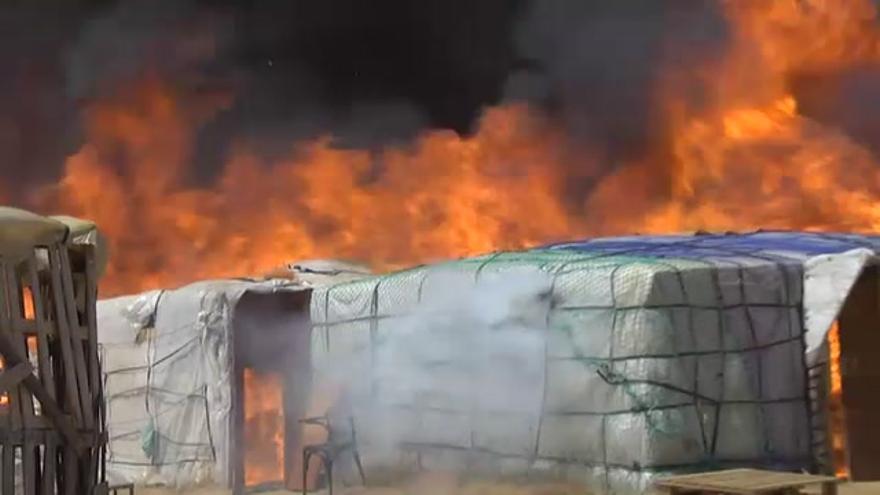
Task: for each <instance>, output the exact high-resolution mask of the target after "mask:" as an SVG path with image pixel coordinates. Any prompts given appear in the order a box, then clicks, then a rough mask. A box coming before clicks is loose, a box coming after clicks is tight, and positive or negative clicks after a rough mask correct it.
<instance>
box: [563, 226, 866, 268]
mask: <svg viewBox="0 0 880 495" xmlns="http://www.w3.org/2000/svg"><path fill="white" fill-rule="evenodd" d="M547 248H549V249H553V250H572V251H578V252H582V253H594V254H596V255H601V256H615V255H625V256H644V257H657V258H688V259H713V258H755V259H764V260H767V261H773V262H784V261H804V260H805V259H808V258H812V257H814V256H819V255H823V254H840V253H844V252H847V251H852V250H854V249H859V248H866V249H869V250H871V251H873V252H875V253H877V252H880V236H867V235H858V234H838V233H818V232H787V231H758V232H750V233H727V234H699V233H698V234H694V235H657V236H632V237H611V238H599V239H588V240H582V241H573V242H565V243H559V244H553V245H550V246H547Z"/></svg>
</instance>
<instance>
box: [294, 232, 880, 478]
mask: <svg viewBox="0 0 880 495" xmlns="http://www.w3.org/2000/svg"><path fill="white" fill-rule="evenodd" d="M878 248H880V238H878V237H867V236H858V235H845V234H812V233H794V232H756V233H750V234H729V235H701V234H698V235H682V236H650V237H648V236H637V237H626V238H613V239H596V240H590V241H583V242H573V243H565V244H558V245H553V246H548V247H545V248H540V249H533V250H528V251H522V252H499V253H493V254H489V255H485V256H479V257H474V258H468V259H463V260H459V261H454V262H450V263H443V264H437V265H430V266H422V267H418V268H414V269H412V270H407V271H403V272H399V273H395V274H390V275H384V276H378V277H372V278H366V279H361V280H357V281H353V282H350V283H344V284H338V285H332V286H326V287H321V288H316V289H315V290H314V291H313V293H312V297H311V323H312V334H311V338H312V345H311V356H310V360H311V362H312V365H313V373H314V375H313V377H312V379H313V394H318V395H320V394H321V393H322V391H321V389H320V387H321V385H320V384H323V383H336V384H337V385H338V384H339V383H343V384H344V386H345V387H346V390H345V392H344V397H340V398H339V400H340V401H342V402H345V403H346V406H345V413H344V414H350V415H352V416H353V417H354V420H355V429H356V432H357V442H358V446H359V450H360V454H361V457H362V458H363V462H364V464H365V468H366V476H367V479H370V478H372V479H374V480H375V479H382V478H383V477H384V476H385V473H389V472H392V473H395V472H396V473H405V472H412V471H417V470H432V469H437V470H456V471H461V472H464V473H471V474H474V475H487V476H499V475H503V476H525V477H534V478H542V477H549V478H554V479H560V478H562V479H566V480H569V481H575V482H578V483H582V484H584V485H586V486H588V487H590V488H592V489H593V490H595V492H596V493H628V492H633V491H639V490H641V489H644V488H645V487H647V486H648V485H649V483H650V481H651V479H652V478H653V477H654V476H656V475H658V474H664V473H670V472H687V471H696V470H707V469H717V468H722V467H735V466H747V467H765V468H772V469H787V470H810V471H826V472H827V471H831V470H833V469H837V470H840V469H841V468H843V470H844V471H847V472H849V473H850V475H851V476H852V477H853V478H856V479H877V478H878V477H880V471H878V469H880V468H878V467H880V455H878V451H877V449H876V446H877V445H880V430H878V429H877V428H872V427H870V424H869V423H870V422H869V420H868V418H870V417H874V418H876V417H878V416H880V401H878V399H877V397H878V396H877V394H876V392H874V393H872V392H869V390H877V389H878V387H880V378H878V377H880V373H878V363H880V359H877V357H875V356H876V354H877V353H878V349H880V332H878V328H877V324H876V322H877V321H880V320H878V318H877V316H878V312H880V298H878V279H877V269H876V267H875V266H874V262H875V260H876V256H877V252H878ZM523 270H533V271H536V272H540V273H543V274H546V276H547V277H548V279H549V283H548V285H547V292H548V293H549V301H550V302H548V303H547V306H546V313H545V314H544V315H543V320H541V319H536V318H533V317H531V320H530V321H531V323H529V326H530V327H536V326H537V327H539V330H540V331H541V332H543V340H542V341H543V343H544V344H543V345H542V346H541V348H540V353H539V355H538V356H537V358H536V357H535V356H534V355H529V354H528V352H525V353H523V354H521V355H519V356H514V357H515V358H516V359H513V360H510V359H507V358H505V359H506V360H505V359H499V360H498V361H497V363H494V364H493V365H492V366H490V367H488V369H490V370H491V371H490V372H491V373H498V374H502V375H508V374H513V373H517V372H519V371H521V370H522V369H526V368H529V367H531V366H534V365H535V364H537V368H538V371H537V372H536V373H537V375H538V378H537V379H535V377H534V376H532V375H528V376H526V375H524V376H525V378H523V380H522V381H521V382H520V390H519V393H521V394H524V395H526V396H528V397H534V398H535V404H536V407H534V408H530V407H528V404H526V405H523V404H522V403H521V402H517V403H514V402H511V403H510V404H511V406H510V407H506V406H505V405H504V403H503V402H502V403H501V405H500V406H499V403H497V402H494V403H493V402H492V401H489V405H488V406H487V405H486V401H484V400H482V399H480V398H477V399H479V400H475V398H474V395H475V394H471V395H470V396H468V395H467V394H462V393H461V389H462V387H465V388H467V387H468V383H469V381H468V380H469V379H470V380H471V381H473V380H482V379H483V378H482V377H479V376H475V375H474V374H473V370H474V369H484V368H481V367H480V366H481V365H479V364H477V365H475V363H474V362H473V361H468V360H467V359H462V357H461V355H459V354H461V353H462V348H461V347H459V346H455V345H453V342H452V340H454V339H461V338H467V337H466V335H467V333H466V332H465V331H464V330H462V329H461V328H460V327H463V326H464V327H466V326H467V325H469V324H470V323H468V322H469V321H470V320H466V319H465V320H454V321H451V322H449V323H448V324H447V326H448V327H450V329H451V330H455V331H450V335H451V336H452V337H451V338H450V339H447V340H444V339H435V340H432V341H430V342H431V343H430V345H421V346H409V347H407V346H406V345H401V342H402V341H403V340H404V339H411V338H412V335H411V333H412V332H411V331H412V329H414V328H419V329H424V328H428V329H429V330H430V329H432V328H439V329H440V330H437V331H438V332H439V331H446V330H444V328H443V327H442V325H441V326H435V327H425V325H424V324H423V321H424V318H425V316H426V315H428V316H430V315H431V314H432V313H431V312H430V311H426V310H425V309H424V306H425V305H426V304H428V305H429V306H430V303H431V301H432V300H434V299H436V298H438V297H448V296H446V295H443V294H444V292H448V289H445V287H447V288H448V287H450V286H455V287H456V289H455V290H454V291H453V292H461V290H463V289H460V288H458V287H464V286H466V285H467V284H471V285H475V286H477V287H487V288H486V289H483V288H479V289H478V291H477V292H476V293H475V295H474V296H472V297H471V299H473V297H481V296H482V295H483V294H481V291H482V292H485V291H487V290H492V289H489V288H488V287H491V285H486V286H480V285H479V284H480V282H481V281H482V280H489V279H492V278H493V277H498V276H499V274H504V273H507V272H511V273H513V272H518V271H523ZM503 287H504V285H503V284H499V285H497V286H496V289H497V290H503V289H502V288H503ZM535 295H536V296H540V295H541V294H540V293H536V294H535ZM513 302H514V304H508V306H510V307H514V308H516V307H519V306H521V304H520V303H518V302H516V300H513ZM461 304H462V305H463V306H466V305H470V304H471V303H470V302H469V300H463V301H462V302H461ZM490 310H491V308H489V307H488V306H487V307H486V311H490ZM461 311H473V310H472V309H468V308H462V309H461ZM492 311H494V310H492ZM445 313H446V314H447V316H448V315H452V314H453V313H454V311H449V310H448V308H447V310H446V312H445ZM414 315H415V316H414ZM441 316H442V315H441ZM838 317H840V320H839V326H840V328H839V332H840V336H841V338H840V344H841V345H842V348H841V349H840V355H841V356H843V358H842V359H843V362H844V365H843V366H838V365H835V366H838V367H839V368H840V369H842V378H841V376H839V375H837V376H830V372H829V368H830V367H829V366H828V365H827V364H828V363H829V358H828V356H829V353H828V345H827V342H828V339H827V334H828V330H829V329H830V328H832V326H833V324H834V322H835V321H837V320H838ZM471 320H474V319H473V318H471ZM463 321H464V323H462V322H463ZM474 321H475V320H474ZM498 321H502V320H498ZM493 325H496V324H495V323H492V324H490V325H489V327H490V330H491V329H492V328H494V327H493ZM474 328H476V327H474ZM510 335H513V334H512V333H511V334H510ZM490 342H492V341H490ZM495 342H496V343H498V344H499V345H501V343H502V342H503V340H496V341H495ZM490 346H491V344H490ZM425 347H430V348H431V352H422V351H421V350H420V349H423V348H425ZM400 349H409V351H407V352H411V353H412V354H413V355H414V356H415V357H412V358H410V359H409V361H408V362H407V364H406V366H408V368H407V371H409V372H408V373H397V374H394V373H388V369H387V365H388V361H387V360H388V356H392V355H395V354H396V355H398V356H399V355H400V352H399V351H400ZM413 349H415V350H414V351H413ZM491 352H492V351H491V348H489V351H488V352H487V353H486V355H487V356H488V355H489V354H491ZM464 354H470V353H469V352H464ZM508 357H509V356H508ZM486 359H489V357H486ZM835 359H836V358H835ZM524 363H525V364H524ZM850 363H856V364H850ZM832 364H834V363H832ZM352 366H355V367H356V369H354V370H350V371H348V372H346V373H343V374H342V375H341V376H339V371H338V370H339V369H340V368H346V367H352ZM413 370H417V371H420V372H423V373H422V375H423V376H424V379H423V380H422V381H421V382H418V383H415V384H414V383H413V380H412V379H411V376H412V373H411V372H412V371H413ZM462 370H465V371H462ZM468 370H469V371H468ZM468 373H471V374H470V375H468ZM417 374H418V373H417ZM334 375H336V376H334ZM835 381H838V383H837V384H836V385H834V387H837V388H836V392H835V391H834V390H833V387H832V386H830V385H829V384H833V383H834V382H835ZM840 381H842V409H843V410H844V411H845V419H844V420H843V421H842V422H837V423H835V422H834V421H832V420H831V419H830V418H829V417H828V414H827V412H828V410H829V402H830V401H831V399H834V398H835V397H837V398H840V396H841V394H840V388H841V387H840V383H839V382H840ZM872 387H873V388H872ZM496 388H497V387H496ZM389 438H392V439H394V441H393V444H392V445H389V442H388V439H389ZM841 448H842V449H844V450H845V459H844V462H845V463H846V465H845V466H840V465H833V464H834V463H833V462H832V459H831V456H830V452H831V451H832V450H834V449H837V450H840V449H841ZM340 476H341V477H343V478H344V477H345V474H341V475H340ZM355 479H356V478H355Z"/></svg>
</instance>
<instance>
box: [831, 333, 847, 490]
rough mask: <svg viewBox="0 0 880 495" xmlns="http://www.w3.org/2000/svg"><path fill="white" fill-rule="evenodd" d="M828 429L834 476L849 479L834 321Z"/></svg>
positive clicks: (841, 378) (844, 419)
mask: <svg viewBox="0 0 880 495" xmlns="http://www.w3.org/2000/svg"><path fill="white" fill-rule="evenodd" d="M828 367H829V369H828V371H829V373H828V376H829V382H830V388H831V391H830V393H829V394H828V429H829V431H830V433H831V461H832V465H833V467H834V474H835V475H836V476H837V477H838V478H841V479H846V478H849V461H848V459H847V450H846V449H847V445H846V414H845V411H844V407H843V373H842V370H841V368H840V325H839V324H838V323H837V322H836V321H835V322H834V324H833V325H832V326H831V329H830V330H829V331H828Z"/></svg>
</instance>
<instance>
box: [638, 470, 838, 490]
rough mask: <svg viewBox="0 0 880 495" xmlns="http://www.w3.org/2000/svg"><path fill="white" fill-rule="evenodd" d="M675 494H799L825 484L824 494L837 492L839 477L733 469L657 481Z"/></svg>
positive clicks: (657, 484)
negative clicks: (806, 489)
mask: <svg viewBox="0 0 880 495" xmlns="http://www.w3.org/2000/svg"><path fill="white" fill-rule="evenodd" d="M655 484H656V486H658V487H660V488H665V489H666V490H668V491H669V493H672V494H682V493H713V494H724V495H770V494H774V495H775V494H786V495H787V494H789V493H799V490H800V489H801V488H804V487H806V486H810V485H818V484H821V485H822V493H823V495H834V494H835V493H837V479H835V478H833V477H830V476H814V475H810V474H798V473H785V472H778V471H761V470H758V469H730V470H727V471H714V472H710V473H699V474H688V475H682V476H672V477H669V478H663V479H660V480H658V481H656V482H655Z"/></svg>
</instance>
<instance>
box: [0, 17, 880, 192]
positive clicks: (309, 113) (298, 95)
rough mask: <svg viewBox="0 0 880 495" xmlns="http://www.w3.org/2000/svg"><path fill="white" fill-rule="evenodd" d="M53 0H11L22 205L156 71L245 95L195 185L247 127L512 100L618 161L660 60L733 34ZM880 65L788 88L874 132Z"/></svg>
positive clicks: (415, 118)
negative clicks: (135, 83)
mask: <svg viewBox="0 0 880 495" xmlns="http://www.w3.org/2000/svg"><path fill="white" fill-rule="evenodd" d="M56 3H57V4H58V5H56V6H50V4H51V3H48V2H40V3H39V5H37V4H36V3H35V2H27V1H11V2H10V1H7V2H3V6H2V7H0V180H2V182H0V186H2V187H0V194H4V193H5V195H11V196H12V199H13V200H14V201H16V202H17V201H21V200H22V198H21V194H22V193H23V192H26V191H28V187H27V186H29V185H34V184H36V183H39V182H47V181H52V180H54V179H55V178H56V177H57V176H58V174H59V173H60V170H61V167H62V165H63V160H64V158H65V156H67V155H69V154H71V153H72V152H74V151H75V150H76V149H77V146H78V145H79V143H80V141H79V140H80V136H79V123H80V120H81V117H82V115H81V113H82V109H83V108H84V107H86V106H87V105H88V102H89V101H91V100H93V99H96V98H102V97H106V96H107V95H111V94H113V92H114V91H117V90H118V89H119V88H121V87H124V86H125V83H126V81H128V80H130V79H136V78H142V77H144V76H145V75H148V74H152V75H159V76H161V77H162V78H164V79H165V80H169V81H172V82H173V84H175V85H180V86H182V87H185V88H186V89H187V90H188V91H192V92H193V94H199V95H201V94H206V93H207V94H211V93H217V94H228V95H233V96H232V97H231V103H230V104H229V105H228V106H227V107H226V109H225V110H224V111H223V112H220V113H219V114H218V115H216V116H215V117H213V118H212V120H210V121H209V122H207V123H205V124H204V126H203V128H202V129H200V131H199V135H198V142H197V153H196V157H195V158H194V160H195V162H196V163H195V164H194V165H195V166H194V169H193V170H194V174H193V175H194V176H193V177H192V180H193V181H196V182H199V183H203V182H209V181H210V180H211V178H212V177H214V175H215V174H216V173H218V171H219V170H220V167H221V164H222V163H223V161H224V157H225V156H226V153H227V151H228V149H229V147H230V146H231V145H232V143H234V142H236V141H240V140H242V139H247V140H249V142H252V143H258V146H255V147H254V148H255V149H259V150H260V151H261V152H264V153H267V154H272V153H274V152H282V150H283V151H284V152H286V151H287V150H288V149H289V144H290V142H291V141H295V140H297V139H303V138H310V137H315V136H317V135H324V134H332V135H334V136H336V138H337V143H338V144H339V145H340V146H355V147H375V146H381V145H384V144H389V143H395V144H397V143H400V142H406V141H407V140H409V139H411V138H412V137H413V136H414V135H416V134H417V133H418V132H419V131H421V130H424V129H425V128H427V127H432V128H448V129H453V130H455V131H457V132H459V133H464V134H466V133H467V132H468V131H470V130H472V129H473V128H474V126H475V122H476V119H477V118H478V117H479V115H480V112H481V109H483V108H485V107H486V106H488V105H493V104H497V103H499V102H500V101H503V100H505V99H516V100H521V99H525V100H528V101H530V102H531V103H532V104H533V106H535V107H540V108H543V109H544V110H545V111H546V112H547V113H548V114H549V115H551V116H552V117H553V118H554V119H555V120H556V121H557V122H559V124H560V126H561V127H563V128H565V129H567V130H568V131H569V132H570V134H571V135H572V136H573V137H574V139H573V141H574V142H583V143H586V144H588V145H589V146H590V147H591V149H593V150H597V149H598V150H601V151H603V152H604V153H605V160H606V161H607V163H608V166H609V168H613V166H614V164H615V163H617V162H618V161H623V160H631V159H633V158H638V155H639V153H641V152H642V150H644V149H646V148H647V147H651V148H652V149H654V150H655V151H656V149H657V147H658V144H660V147H662V142H664V136H663V129H662V128H661V126H659V125H657V124H656V119H655V112H656V111H657V110H656V105H655V102H654V98H656V96H657V95H656V92H655V91H652V88H655V87H657V84H658V77H659V68H660V67H663V68H669V67H670V66H676V65H679V66H684V67H687V66H691V65H698V64H700V63H702V62H704V61H705V60H710V59H712V58H715V57H718V56H720V54H721V53H722V52H723V51H724V50H725V48H726V46H725V40H726V28H727V26H726V25H725V21H724V19H723V16H722V15H721V14H720V12H719V10H720V9H719V5H720V2H718V1H709V0H680V1H676V2H658V1H656V0H625V1H615V2H608V1H600V0H589V1H588V0H480V1H473V0H420V1H412V0H381V1H371V2H364V1H359V0H322V1H320V2H315V1H310V0H260V1H253V0H247V1H238V0H199V1H197V0H164V1H156V0H152V1H148V0H80V1H79V2H56ZM877 79H878V76H877V74H876V73H871V72H856V73H848V74H844V75H842V76H841V75H839V74H837V75H835V78H834V79H833V80H828V79H827V78H815V77H810V76H809V75H805V76H804V77H802V78H799V79H798V80H795V81H792V85H793V86H794V89H795V90H796V91H798V92H799V93H802V94H801V96H802V98H799V101H801V102H802V104H803V108H804V112H806V113H808V114H809V113H812V114H813V115H814V116H816V117H818V118H820V119H824V120H830V121H833V122H834V123H836V124H839V125H842V126H843V127H844V128H845V129H847V130H848V131H850V134H852V135H854V136H855V137H856V138H857V139H860V140H863V141H865V142H868V143H869V144H872V143H875V142H878V141H880V140H878V139H875V138H877V136H874V135H873V134H872V132H874V131H873V130H875V129H880V126H878V125H873V124H874V122H873V119H874V118H873V117H871V115H873V114H877V112H870V111H868V112H865V111H864V109H865V108H868V109H870V108H874V107H876V106H880V92H878V91H876V90H875V89H874V88H876V87H877V85H876V84H875V83H876V82H877ZM700 91H701V88H699V87H695V88H694V89H693V91H692V95H691V96H692V99H693V102H692V103H693V104H694V105H699V104H700V100H701V98H702V97H703V95H701V93H700ZM812 94H815V95H816V96H817V97H816V98H814V99H815V100H816V101H821V102H822V104H821V105H818V104H817V105H811V104H810V101H811V99H810V95H812ZM841 95H843V96H841ZM853 95H857V97H856V96H853ZM857 108H860V109H862V111H854V110H855V109H857ZM574 175H575V176H574V177H573V180H572V187H574V188H577V189H583V187H584V186H585V184H579V183H578V181H577V180H576V179H577V177H576V174H574ZM585 180H588V181H593V180H595V174H592V173H591V174H590V178H589V179H585ZM586 185H587V186H588V184H586ZM22 186H25V187H22Z"/></svg>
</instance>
